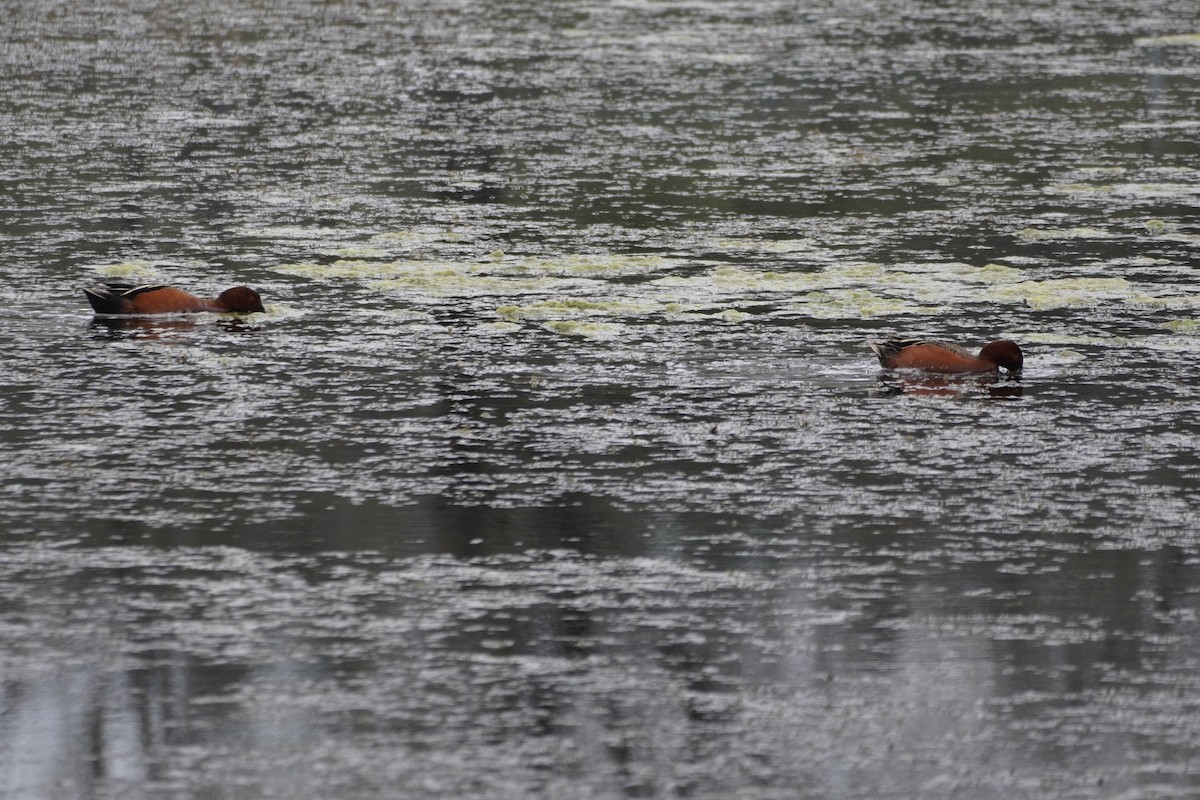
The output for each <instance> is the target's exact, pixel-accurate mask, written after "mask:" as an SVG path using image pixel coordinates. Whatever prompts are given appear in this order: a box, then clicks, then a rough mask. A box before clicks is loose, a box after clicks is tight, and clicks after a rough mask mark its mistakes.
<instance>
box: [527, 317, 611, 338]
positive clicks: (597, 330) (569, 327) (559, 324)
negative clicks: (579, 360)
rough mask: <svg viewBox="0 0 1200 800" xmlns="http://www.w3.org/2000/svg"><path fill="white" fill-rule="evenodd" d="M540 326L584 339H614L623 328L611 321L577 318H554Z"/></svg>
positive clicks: (553, 331)
mask: <svg viewBox="0 0 1200 800" xmlns="http://www.w3.org/2000/svg"><path fill="white" fill-rule="evenodd" d="M542 327H543V328H545V329H546V330H548V331H550V332H551V333H557V334H560V335H562V336H578V337H581V338H584V339H614V338H616V337H617V336H619V335H620V334H621V332H622V331H623V330H624V326H622V325H616V324H614V323H611V322H580V321H578V320H555V321H553V322H546V323H543V324H542Z"/></svg>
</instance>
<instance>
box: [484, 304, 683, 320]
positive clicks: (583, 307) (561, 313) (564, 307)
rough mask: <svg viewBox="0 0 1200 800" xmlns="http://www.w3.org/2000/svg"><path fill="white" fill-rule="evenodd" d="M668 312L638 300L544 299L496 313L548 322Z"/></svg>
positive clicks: (502, 308)
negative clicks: (576, 318) (549, 320)
mask: <svg viewBox="0 0 1200 800" xmlns="http://www.w3.org/2000/svg"><path fill="white" fill-rule="evenodd" d="M663 310H664V306H663V305H662V304H661V303H656V302H653V301H645V300H634V299H624V298H623V299H617V300H583V299H574V298H573V299H564V300H542V301H540V302H537V303H530V304H528V305H520V306H519V305H506V306H500V307H499V308H497V309H496V314H497V315H498V316H500V317H501V318H503V319H506V320H509V321H511V322H516V321H519V320H526V319H528V320H545V319H563V318H574V317H595V316H611V317H634V316H644V315H646V314H654V313H658V312H661V311H663Z"/></svg>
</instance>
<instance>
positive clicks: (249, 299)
mask: <svg viewBox="0 0 1200 800" xmlns="http://www.w3.org/2000/svg"><path fill="white" fill-rule="evenodd" d="M83 293H84V294H85V295H86V296H87V299H88V302H89V303H91V304H92V308H93V309H94V310H95V312H96V313H97V314H139V315H140V314H188V313H199V312H202V311H214V312H218V313H235V314H246V313H249V312H251V311H265V310H266V309H264V308H263V304H262V298H261V297H259V296H258V292H256V291H254V290H253V289H251V288H249V287H247V286H235V287H234V288H232V289H226V290H225V291H223V292H221V294H220V295H218V296H217V297H216V298H215V299H213V300H206V299H204V298H202V297H196V295H194V294H190V293H188V292H185V291H183V290H182V289H176V288H175V287H173V286H162V285H152V286H134V285H133V284H128V283H100V284H97V285H95V286H89V287H87V288H85V289H84V290H83Z"/></svg>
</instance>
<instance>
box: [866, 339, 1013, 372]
mask: <svg viewBox="0 0 1200 800" xmlns="http://www.w3.org/2000/svg"><path fill="white" fill-rule="evenodd" d="M867 344H868V345H869V346H870V348H871V349H872V350H874V351H875V355H877V356H879V363H880V364H881V365H882V366H883V367H884V369H918V370H923V371H925V372H940V373H986V372H998V371H999V370H1000V369H1002V368H1003V369H1006V370H1008V371H1009V372H1010V373H1017V372H1020V371H1021V367H1022V366H1024V363H1025V357H1024V354H1022V353H1021V347H1020V345H1018V344H1017V343H1016V342H1014V341H1012V340H1011V339H997V340H996V341H994V342H988V343H987V344H985V345H984V346H983V349H981V350H980V351H979V353H978V355H976V354H974V353H972V352H971V351H970V350H968V349H966V348H965V347H961V346H959V345H956V344H950V343H949V342H937V341H932V340H930V339H918V338H912V339H906V338H903V337H900V336H889V337H888V338H886V339H872V340H870V341H868V342H867Z"/></svg>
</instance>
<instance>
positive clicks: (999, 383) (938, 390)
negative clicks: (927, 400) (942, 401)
mask: <svg viewBox="0 0 1200 800" xmlns="http://www.w3.org/2000/svg"><path fill="white" fill-rule="evenodd" d="M1024 392H1025V387H1024V385H1023V384H1022V383H1021V379H1020V377H1019V376H1011V375H915V374H905V373H904V372H903V371H890V370H889V371H885V372H882V373H880V375H879V378H878V379H877V381H876V384H875V386H874V388H873V389H872V390H871V394H872V395H873V396H877V397H890V396H895V395H913V396H927V397H963V396H967V395H971V396H980V395H981V396H984V397H990V398H1009V399H1012V398H1019V397H1022V396H1023V395H1024Z"/></svg>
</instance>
